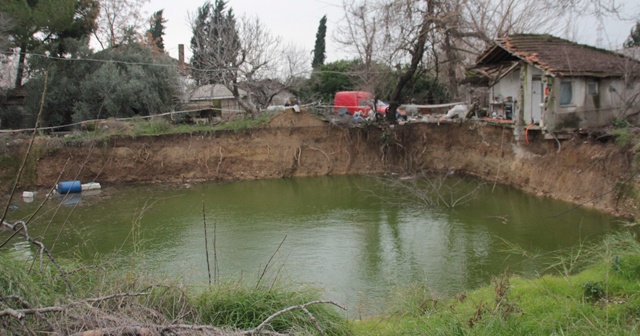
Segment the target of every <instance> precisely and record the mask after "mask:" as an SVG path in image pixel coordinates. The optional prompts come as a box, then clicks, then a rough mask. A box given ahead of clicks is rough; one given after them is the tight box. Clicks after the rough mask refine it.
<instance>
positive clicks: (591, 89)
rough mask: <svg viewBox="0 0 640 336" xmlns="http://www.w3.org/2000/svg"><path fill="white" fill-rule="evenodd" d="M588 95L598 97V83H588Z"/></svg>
mask: <svg viewBox="0 0 640 336" xmlns="http://www.w3.org/2000/svg"><path fill="white" fill-rule="evenodd" d="M587 93H588V94H590V95H592V96H597V95H598V82H596V81H588V82H587Z"/></svg>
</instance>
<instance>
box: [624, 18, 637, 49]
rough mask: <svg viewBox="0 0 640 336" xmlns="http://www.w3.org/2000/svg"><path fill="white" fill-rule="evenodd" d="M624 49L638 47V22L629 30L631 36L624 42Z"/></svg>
mask: <svg viewBox="0 0 640 336" xmlns="http://www.w3.org/2000/svg"><path fill="white" fill-rule="evenodd" d="M623 46H624V47H625V48H632V47H640V21H638V22H636V26H635V27H633V28H631V34H629V37H628V38H627V40H626V41H625V42H624V45H623Z"/></svg>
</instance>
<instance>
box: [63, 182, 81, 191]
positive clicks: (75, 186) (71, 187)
mask: <svg viewBox="0 0 640 336" xmlns="http://www.w3.org/2000/svg"><path fill="white" fill-rule="evenodd" d="M81 191H82V183H80V181H64V182H58V193H59V194H67V193H69V194H71V193H79V192H81Z"/></svg>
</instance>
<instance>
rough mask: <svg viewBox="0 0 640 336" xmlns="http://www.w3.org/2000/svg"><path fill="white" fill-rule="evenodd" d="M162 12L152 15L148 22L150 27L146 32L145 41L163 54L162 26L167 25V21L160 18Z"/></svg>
mask: <svg viewBox="0 0 640 336" xmlns="http://www.w3.org/2000/svg"><path fill="white" fill-rule="evenodd" d="M163 12H164V10H162V9H161V10H159V11H157V12H155V13H153V16H151V20H150V23H151V24H150V27H149V30H147V39H148V44H149V45H152V46H153V47H154V49H156V50H158V51H160V52H164V39H163V37H162V36H163V35H164V28H165V27H164V24H165V23H167V20H166V19H164V17H163V16H162V14H163Z"/></svg>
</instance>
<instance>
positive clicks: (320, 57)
mask: <svg viewBox="0 0 640 336" xmlns="http://www.w3.org/2000/svg"><path fill="white" fill-rule="evenodd" d="M326 35H327V16H326V15H325V16H323V17H322V19H320V25H319V26H318V32H317V33H316V45H315V47H314V48H313V61H312V62H311V67H313V68H314V69H317V68H319V67H321V66H322V65H323V64H324V60H325V58H326V55H325V36H326Z"/></svg>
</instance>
